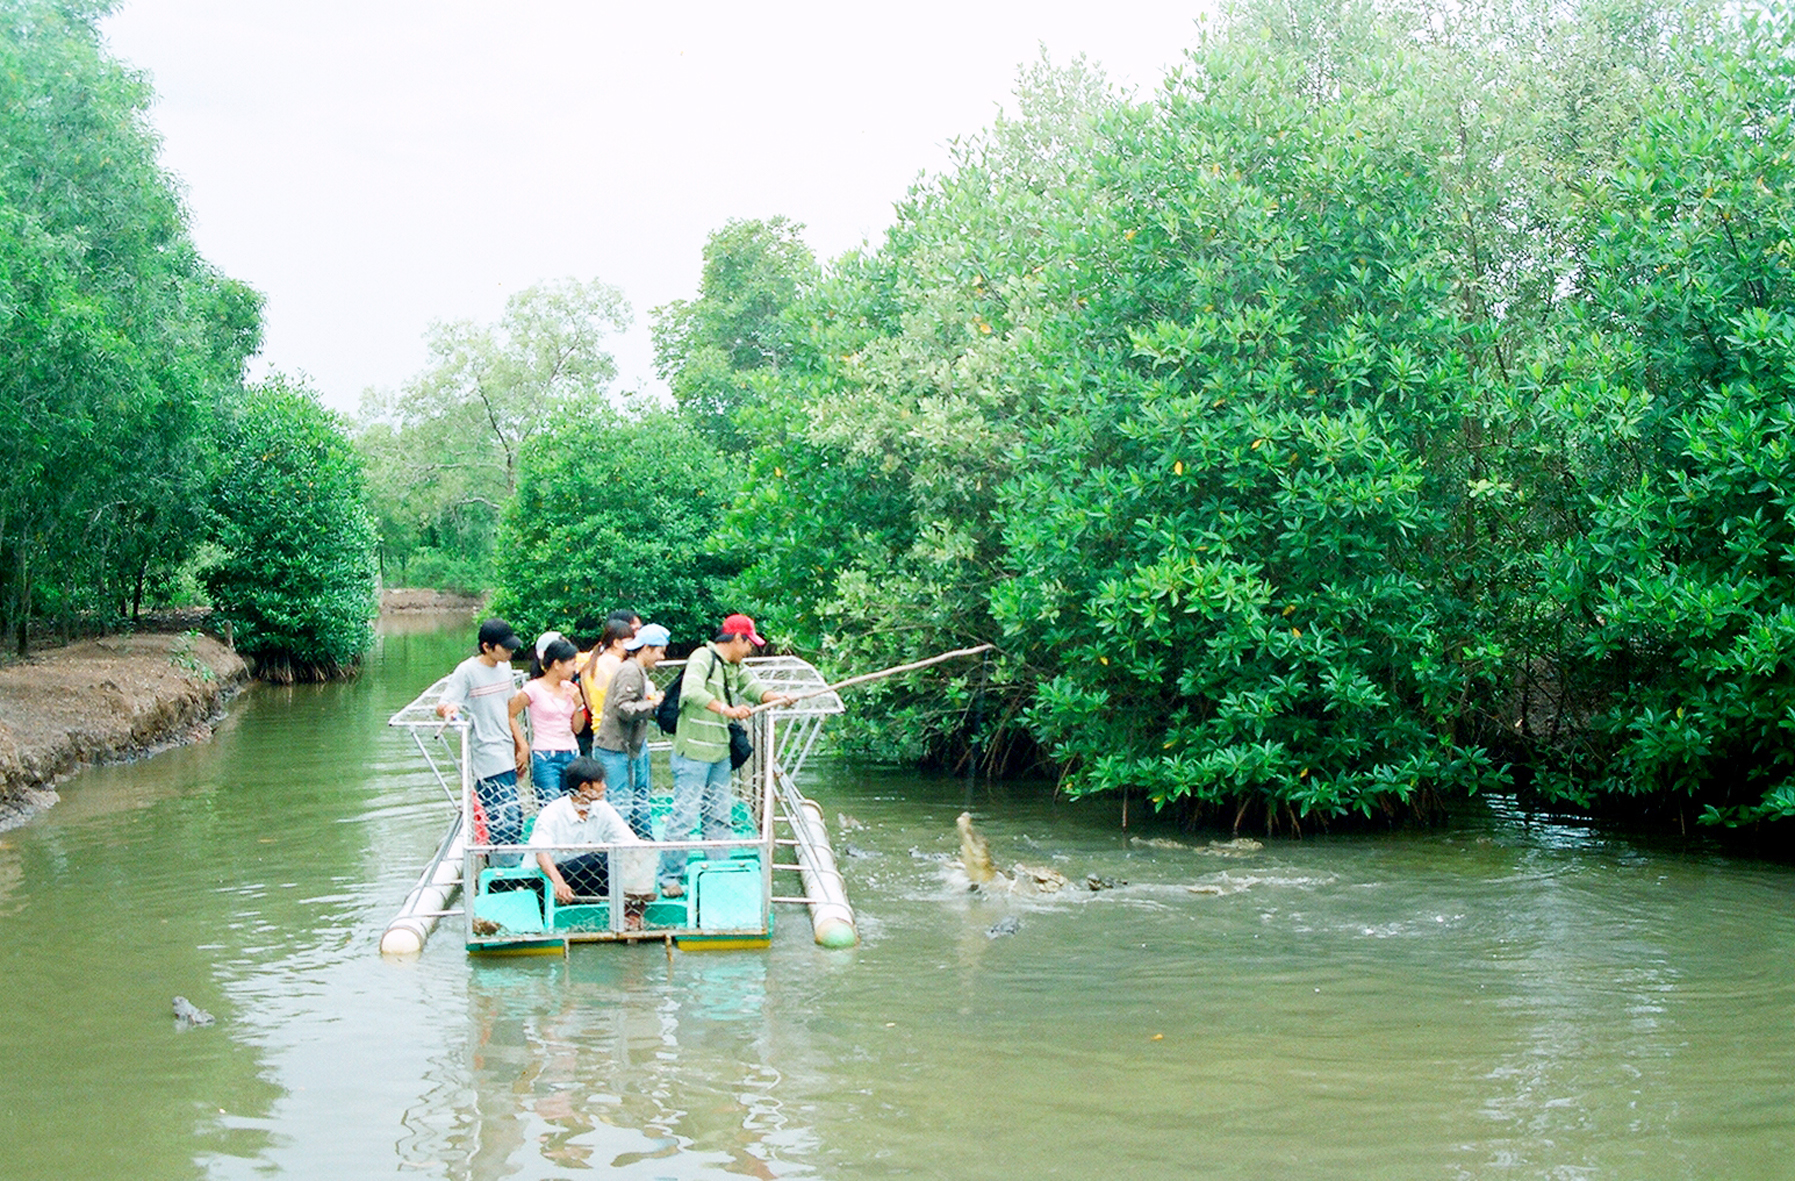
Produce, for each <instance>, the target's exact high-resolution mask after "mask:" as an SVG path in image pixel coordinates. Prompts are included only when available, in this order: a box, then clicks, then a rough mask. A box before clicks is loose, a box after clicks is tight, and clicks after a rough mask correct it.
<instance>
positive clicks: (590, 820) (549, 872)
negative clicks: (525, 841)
mask: <svg viewBox="0 0 1795 1181" xmlns="http://www.w3.org/2000/svg"><path fill="white" fill-rule="evenodd" d="M561 783H562V785H563V794H562V796H561V798H560V799H558V800H555V801H554V802H553V803H551V804H549V805H548V806H547V807H546V808H544V809H543V810H542V811H540V812H538V813H537V814H536V827H535V828H534V829H532V830H531V831H530V848H532V849H535V850H538V852H537V853H536V864H537V865H538V866H540V867H541V869H542V872H543V874H544V876H546V877H547V878H548V880H549V884H550V885H551V886H552V887H553V888H554V891H555V901H556V902H558V903H560V904H561V905H563V906H565V905H567V904H568V903H570V902H572V901H573V900H574V896H575V895H576V894H577V895H586V896H588V897H590V896H594V895H608V894H609V893H610V867H609V859H610V855H609V854H607V853H604V852H589V853H575V854H571V855H569V854H567V853H566V852H565V850H566V849H567V848H569V847H570V846H575V845H640V844H642V843H643V842H642V838H641V837H638V836H637V835H636V834H635V833H634V832H632V831H631V830H630V826H629V825H628V824H626V823H624V820H623V817H621V816H619V815H618V814H617V809H615V808H613V807H611V805H610V804H608V803H606V802H605V768H604V764H602V763H600V762H599V761H598V760H597V759H592V758H578V759H575V760H574V761H573V762H571V763H569V764H567V767H566V769H565V770H563V771H562V773H561ZM618 861H619V863H620V864H619V867H618V868H619V870H620V871H621V873H622V876H623V879H624V890H625V892H626V894H635V893H641V892H650V893H652V891H653V889H654V885H653V881H654V876H653V875H654V862H653V861H652V860H649V861H648V862H647V864H646V869H647V873H643V872H642V869H641V868H640V867H638V866H637V865H636V864H635V862H639V861H641V855H640V854H636V855H634V856H632V855H629V854H620V855H619V857H618ZM636 879H646V881H645V882H638V881H637V880H636ZM638 885H641V886H643V887H644V889H643V890H637V889H632V887H635V886H638ZM632 925H633V924H632Z"/></svg>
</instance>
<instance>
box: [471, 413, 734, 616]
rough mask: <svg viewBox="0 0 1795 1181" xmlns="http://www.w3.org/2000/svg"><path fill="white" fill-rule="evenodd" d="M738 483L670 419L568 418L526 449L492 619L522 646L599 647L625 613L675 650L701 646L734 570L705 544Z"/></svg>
mask: <svg viewBox="0 0 1795 1181" xmlns="http://www.w3.org/2000/svg"><path fill="white" fill-rule="evenodd" d="M735 486H736V484H735V479H734V477H733V475H732V472H731V468H730V467H729V465H728V464H727V463H725V462H724V460H723V458H722V457H721V456H720V455H719V454H718V453H717V451H716V450H715V448H714V447H713V446H712V445H711V443H710V442H709V440H707V439H706V438H704V437H703V436H702V435H700V434H698V433H697V431H695V430H694V429H693V428H692V427H690V426H688V425H687V424H685V423H684V422H683V421H681V420H680V419H679V418H677V417H676V416H675V415H673V414H671V413H669V412H667V411H664V410H656V409H647V408H632V409H631V410H630V411H629V412H628V413H618V412H616V411H613V410H611V409H609V408H608V407H605V406H600V405H593V406H586V407H582V408H580V409H578V410H576V411H570V412H569V413H568V414H567V415H565V416H563V417H562V418H560V419H558V420H557V421H556V422H554V423H553V424H552V425H551V426H550V427H549V428H548V429H547V430H545V431H544V432H542V433H541V434H540V435H538V436H537V437H536V438H535V439H534V440H532V441H531V443H530V444H529V446H527V447H526V448H525V449H524V451H523V454H522V457H521V462H520V469H519V479H518V487H517V495H516V496H515V497H514V498H513V499H512V501H511V502H510V503H509V504H508V505H507V506H506V509H505V518H504V524H503V527H502V529H501V532H500V535H499V553H498V561H497V565H498V593H497V595H496V597H495V599H494V602H493V610H494V611H495V612H496V613H498V614H500V615H503V616H504V617H505V618H506V619H508V620H510V621H511V623H512V624H513V625H514V626H515V627H516V628H517V629H518V632H519V634H520V635H523V636H525V637H526V638H527V637H530V636H533V635H536V634H537V633H539V632H542V631H546V630H548V629H549V628H554V629H556V630H559V631H563V632H567V633H569V634H571V635H577V636H580V637H581V638H583V639H586V640H591V639H595V638H597V636H598V633H599V632H600V630H601V629H602V628H603V626H604V620H605V616H606V615H608V614H610V612H611V611H612V610H614V609H616V608H618V607H629V608H631V609H633V610H635V611H637V612H639V613H640V614H641V615H642V617H643V618H644V619H650V620H654V621H655V622H658V623H661V624H664V625H665V626H666V627H667V628H669V629H670V630H671V631H672V632H673V637H674V642H675V643H678V644H691V643H697V642H701V641H703V640H706V639H709V638H710V634H711V631H712V630H713V629H714V628H715V627H716V622H717V620H718V619H719V618H721V616H722V614H723V612H721V611H720V610H719V598H718V594H719V589H720V587H721V584H722V583H723V581H724V580H725V579H726V578H727V577H728V576H729V575H730V574H731V573H733V572H734V570H735V569H736V566H737V563H735V562H734V561H733V559H732V558H731V557H730V556H729V555H728V554H726V553H723V552H719V551H718V550H717V549H716V548H715V547H714V546H713V544H712V535H713V533H714V532H715V529H716V525H717V521H718V518H719V516H720V514H721V512H722V510H723V506H724V505H725V504H726V503H727V502H728V501H729V499H730V497H731V496H732V494H733V493H734V491H735Z"/></svg>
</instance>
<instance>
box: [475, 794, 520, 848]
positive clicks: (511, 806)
mask: <svg viewBox="0 0 1795 1181" xmlns="http://www.w3.org/2000/svg"><path fill="white" fill-rule="evenodd" d="M474 798H475V799H477V800H479V801H480V810H481V811H482V812H484V813H486V840H487V842H488V843H489V844H494V845H521V844H523V843H524V810H523V805H521V804H519V803H518V802H517V772H516V771H500V772H499V773H498V774H497V775H491V776H488V777H487V778H485V779H481V780H479V781H478V782H476V783H475V784H474ZM518 858H519V855H518V854H516V853H495V854H494V855H493V858H492V863H493V864H494V865H516V864H517V863H518Z"/></svg>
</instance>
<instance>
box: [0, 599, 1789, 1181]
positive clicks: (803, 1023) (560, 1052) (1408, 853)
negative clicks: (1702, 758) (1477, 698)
mask: <svg viewBox="0 0 1795 1181" xmlns="http://www.w3.org/2000/svg"><path fill="white" fill-rule="evenodd" d="M470 647H471V642H470V637H469V636H467V635H463V634H460V633H453V634H442V633H432V632H428V631H418V632H410V631H408V632H393V633H388V634H385V635H383V637H382V639H381V643H380V646H379V648H378V649H377V651H376V653H375V655H374V659H373V661H372V662H371V666H370V669H369V672H368V675H366V676H364V677H363V678H362V679H361V680H359V681H357V682H355V683H353V684H350V685H340V686H330V687H323V688H318V687H297V688H293V689H288V690H278V691H275V690H266V689H257V690H254V691H252V692H251V693H249V694H247V695H246V696H245V697H244V698H243V699H242V700H241V701H239V702H238V703H237V705H236V706H235V707H234V708H233V710H232V715H231V718H230V721H229V722H228V724H226V725H225V726H221V727H220V728H219V733H218V736H217V737H216V739H215V740H214V741H213V742H211V743H208V744H206V745H204V746H199V747H193V748H189V749H186V750H182V751H173V752H169V753H167V754H163V755H159V756H157V757H155V758H153V759H148V760H145V761H143V762H140V763H137V764H133V765H131V766H128V767H116V768H105V769H102V770H99V771H95V772H92V773H90V774H87V775H83V776H81V777H79V778H77V779H76V780H74V781H72V782H70V783H69V784H67V785H65V790H64V792H63V796H64V799H63V802H62V803H61V804H59V805H57V807H56V808H55V809H53V810H52V811H51V812H50V813H48V814H46V815H45V816H43V817H40V818H39V819H37V820H36V821H34V822H33V823H31V824H29V825H27V826H24V827H23V828H20V829H17V830H14V831H12V832H9V833H7V834H5V835H4V836H0V935H3V936H4V938H3V939H0V972H3V973H4V979H5V980H6V982H7V984H8V986H9V1012H8V1015H7V1018H6V1020H5V1021H4V1023H0V1030H4V1031H5V1036H4V1038H3V1039H0V1162H3V1167H0V1175H4V1176H6V1177H8V1178H11V1177H21V1178H36V1177H45V1178H49V1177H58V1178H60V1177H66V1176H71V1175H87V1176H96V1177H131V1178H139V1177H145V1178H161V1177H170V1178H174V1177H191V1176H193V1175H195V1174H196V1173H199V1174H203V1175H207V1176H212V1177H219V1178H226V1177H232V1178H235V1177H242V1178H250V1177H266V1176H270V1175H284V1176H294V1177H319V1176H329V1177H361V1176H376V1175H378V1176H390V1175H393V1174H395V1173H396V1174H399V1175H402V1176H423V1177H444V1178H454V1179H457V1181H460V1179H468V1181H475V1179H484V1178H508V1177H520V1178H564V1177H570V1176H575V1175H584V1174H587V1173H596V1174H604V1175H615V1176H619V1177H627V1178H634V1177H640V1178H658V1177H678V1178H694V1177H725V1176H738V1177H739V1176H749V1177H794V1176H823V1177H850V1176H851V1177H864V1176H894V1177H895V1176H938V1177H954V1178H985V1177H990V1178H999V1177H1001V1178H1006V1179H1008V1178H1014V1177H1017V1176H1068V1177H1097V1176H1110V1175H1116V1174H1122V1175H1131V1176H1193V1175H1194V1176H1203V1177H1214V1178H1224V1179H1225V1178H1264V1177H1366V1178H1370V1177H1376V1178H1461V1177H1462V1178H1494V1177H1515V1178H1521V1177H1525V1178H1534V1177H1579V1178H1581V1177H1612V1178H1627V1179H1629V1181H1630V1179H1633V1178H1710V1177H1728V1178H1758V1177H1762V1178H1773V1177H1785V1176H1788V1175H1790V1168H1789V1164H1788V1162H1789V1161H1791V1160H1795V1115H1792V1114H1791V1113H1792V1112H1795V976H1792V975H1791V973H1790V972H1789V964H1790V962H1791V960H1792V959H1795V907H1791V905H1790V902H1791V894H1792V892H1795V874H1792V873H1791V871H1789V870H1788V869H1786V868H1783V867H1778V866H1768V865H1762V864H1757V863H1751V862H1743V861H1736V860H1731V859H1728V858H1724V857H1720V856H1716V855H1713V854H1711V853H1707V852H1703V851H1699V850H1696V851H1691V850H1687V849H1676V848H1655V847H1650V846H1646V845H1641V844H1635V843H1630V842H1627V841H1624V840H1616V839H1614V838H1612V837H1610V836H1608V835H1606V834H1604V833H1602V832H1600V831H1596V830H1591V829H1587V828H1585V829H1572V828H1565V827H1553V826H1541V825H1538V824H1531V825H1530V824H1528V823H1526V822H1525V820H1524V818H1522V817H1519V816H1516V815H1512V814H1508V813H1506V812H1503V811H1502V810H1501V809H1500V807H1492V808H1490V809H1489V810H1488V811H1483V812H1479V813H1477V814H1474V815H1471V816H1467V817H1465V818H1464V819H1463V821H1462V822H1461V823H1460V824H1459V825H1458V826H1457V827H1455V828H1454V829H1452V830H1450V831H1444V832H1426V833H1409V834H1398V835H1395V836H1384V837H1374V838H1338V839H1312V840H1308V841H1304V842H1301V843H1297V844H1287V843H1277V842H1272V843H1268V845H1267V847H1266V848H1265V849H1264V850H1262V851H1260V852H1257V853H1254V854H1252V855H1250V856H1244V857H1229V858H1222V857H1217V856H1207V855H1205V854H1204V852H1203V851H1202V850H1200V849H1199V848H1196V847H1194V846H1196V845H1199V844H1201V843H1202V842H1200V841H1193V840H1192V839H1191V838H1187V837H1183V836H1180V835H1179V834H1177V833H1173V832H1169V831H1156V832H1154V833H1153V834H1152V835H1154V836H1156V837H1158V838H1160V839H1161V843H1158V844H1155V845H1152V846H1132V847H1131V846H1129V845H1127V844H1126V843H1124V842H1123V841H1122V840H1121V839H1120V834H1119V833H1118V832H1117V831H1116V830H1115V824H1114V822H1115V816H1114V814H1113V809H1111V808H1110V807H1108V806H1107V805H1105V806H1104V807H1101V808H1092V807H1079V806H1069V805H1065V804H1063V803H1062V804H1055V803H1053V802H1052V801H1051V800H1049V799H1047V798H1045V797H1044V796H1043V795H1041V794H1037V793H1034V792H1032V791H1028V790H1024V789H1009V790H1007V791H998V792H993V793H990V794H985V793H983V792H981V793H980V794H979V796H978V797H977V799H976V800H975V803H974V808H975V811H976V812H977V814H978V816H979V821H980V824H981V826H982V827H983V829H984V831H985V833H986V835H987V836H988V837H989V839H990V841H991V845H992V849H993V853H994V855H995V856H996V857H997V859H998V861H999V864H1000V865H1003V866H1005V867H1008V866H1009V865H1013V864H1014V863H1015V862H1017V861H1026V862H1028V863H1030V864H1036V865H1047V866H1052V867H1053V868H1056V869H1058V870H1059V871H1060V872H1062V873H1064V874H1065V875H1066V876H1067V877H1068V878H1070V879H1072V881H1073V882H1075V883H1076V882H1081V881H1083V879H1084V877H1085V875H1087V874H1097V875H1100V876H1103V877H1109V878H1114V879H1116V880H1117V881H1118V883H1125V884H1118V885H1117V887H1116V888H1114V889H1110V890H1104V891H1101V892H1098V893H1092V892H1089V891H1086V890H1081V889H1076V888H1072V889H1068V890H1066V891H1063V892H1061V893H1059V894H1054V895H1047V896H1038V897H1032V898H1031V897H993V896H987V895H981V894H972V893H969V892H968V891H967V890H966V886H965V881H964V877H963V876H962V875H961V874H960V873H959V872H958V870H957V868H956V864H955V855H956V852H957V848H958V839H957V836H956V834H955V832H954V827H953V818H954V816H955V815H956V814H957V813H958V812H959V810H960V808H961V806H962V805H963V803H964V799H963V795H962V793H963V790H964V789H963V785H962V784H960V783H931V782H926V781H920V780H917V779H916V778H914V777H910V776H905V775H898V774H892V773H879V772H867V771H864V770H861V769H856V768H853V767H851V766H846V765H842V764H833V765H831V764H829V763H827V762H824V763H821V764H819V765H818V772H819V782H818V783H817V784H816V785H815V787H814V791H813V794H815V795H817V796H819V797H820V798H821V799H822V801H823V802H824V805H825V809H826V812H827V814H828V815H829V816H830V817H831V818H834V817H835V816H836V815H837V814H838V813H841V812H846V813H849V814H851V815H853V816H854V817H856V818H858V819H859V820H860V821H862V822H863V823H864V827H862V828H858V829H856V830H855V831H854V832H853V833H852V834H851V836H850V837H849V839H850V840H851V841H852V842H853V844H854V846H855V854H856V855H854V856H844V858H843V860H842V868H843V871H844V873H845V875H846V876H847V879H848V883H849V888H850V893H851V896H852V897H853V899H854V900H855V902H856V904H857V906H858V907H859V909H860V916H861V930H862V935H863V941H862V944H861V946H860V947H858V948H856V949H854V950H853V951H850V952H846V953H828V952H823V951H820V950H819V949H817V948H816V947H814V946H813V945H812V944H811V942H810V940H809V934H808V926H807V924H806V922H805V918H804V915H803V912H802V911H800V910H789V909H788V910H782V911H781V912H780V915H779V925H778V927H777V929H776V931H775V934H774V939H773V946H772V948H771V949H770V950H768V951H766V952H726V953H707V954H684V953H679V952H675V953H674V954H673V955H672V956H671V957H669V956H668V955H667V953H666V951H665V949H663V948H661V947H659V946H654V945H649V946H640V947H605V946H586V947H578V948H575V949H574V951H573V954H572V955H571V956H569V957H568V958H566V959H545V960H538V959H521V960H505V961H490V962H488V961H481V962H471V961H469V960H468V959H467V957H466V956H465V955H464V954H463V952H462V950H461V948H460V947H459V945H458V943H457V941H456V940H455V938H454V936H453V932H452V931H451V932H448V933H446V934H445V936H444V937H443V938H439V939H438V940H436V941H435V942H434V943H432V945H431V946H430V947H429V948H428V949H427V950H426V951H425V953H424V955H423V956H422V957H421V958H419V959H417V960H415V961H412V962H409V963H395V962H388V961H383V960H381V959H380V958H379V957H378V955H376V953H375V947H376V944H377V941H378V938H379V934H380V931H381V930H382V929H383V927H384V925H385V922H386V920H387V919H388V918H389V917H390V915H391V913H392V910H393V908H394V907H396V906H397V904H398V902H399V900H400V899H401V898H402V897H403V895H404V893H405V891H406V889H407V888H408V887H409V885H410V883H411V880H412V878H413V877H414V876H415V874H416V871H417V868H418V864H419V861H420V859H421V858H423V857H424V856H426V855H427V854H428V852H429V851H430V850H431V849H432V848H433V847H434V845H435V842H436V840H437V838H438V837H439V836H440V834H441V829H442V827H443V825H444V822H445V806H444V802H443V800H442V797H441V793H440V792H439V791H438V790H437V788H436V787H435V785H434V783H433V782H432V781H431V780H430V778H429V776H428V774H427V773H425V772H423V771H421V770H420V769H419V768H418V766H417V765H416V764H415V763H414V761H413V757H412V755H411V754H410V752H409V751H408V750H407V748H406V744H405V742H404V740H403V736H402V735H397V734H394V733H392V732H390V731H389V730H387V728H386V727H385V725H384V721H385V718H386V716H387V715H388V714H389V713H390V712H391V711H392V710H393V709H394V708H396V707H397V706H398V705H399V704H402V703H403V702H404V701H405V700H407V699H409V698H410V696H411V695H412V694H414V693H415V692H416V691H417V689H418V688H420V687H421V686H422V685H425V684H428V683H429V682H430V681H431V680H433V679H434V678H435V677H436V676H438V675H440V674H441V673H442V672H443V671H444V670H446V669H448V668H449V667H451V666H452V665H453V664H454V663H455V662H456V661H457V660H458V659H459V658H460V657H461V656H462V655H463V654H464V653H465V651H466V650H468V649H469V648H470ZM1193 887H1194V888H1195V889H1194V890H1193ZM1005 918H1009V919H1014V920H1017V923H1018V924H1019V925H1018V926H1017V929H1016V931H1015V933H1014V934H1011V935H1007V936H1003V937H999V938H993V937H991V931H992V928H993V925H994V924H996V923H997V922H998V920H1000V919H1005ZM177 992H178V993H182V994H184V995H186V996H188V997H190V998H191V999H192V1000H194V1001H195V1002H196V1003H198V1004H199V1005H201V1006H202V1007H204V1008H206V1009H209V1010H211V1011H212V1012H214V1013H216V1014H218V1015H219V1024H218V1025H217V1026H215V1027H212V1028H209V1029H201V1030H192V1031H188V1032H186V1033H178V1032H176V1031H175V1030H174V1028H173V1023H172V1020H171V1018H170V1015H169V1013H168V1000H169V998H170V997H171V996H172V995H174V994H175V993H177ZM69 1128H79V1129H80V1133H79V1137H78V1139H77V1138H71V1136H70V1134H69V1132H68V1129H69Z"/></svg>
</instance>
